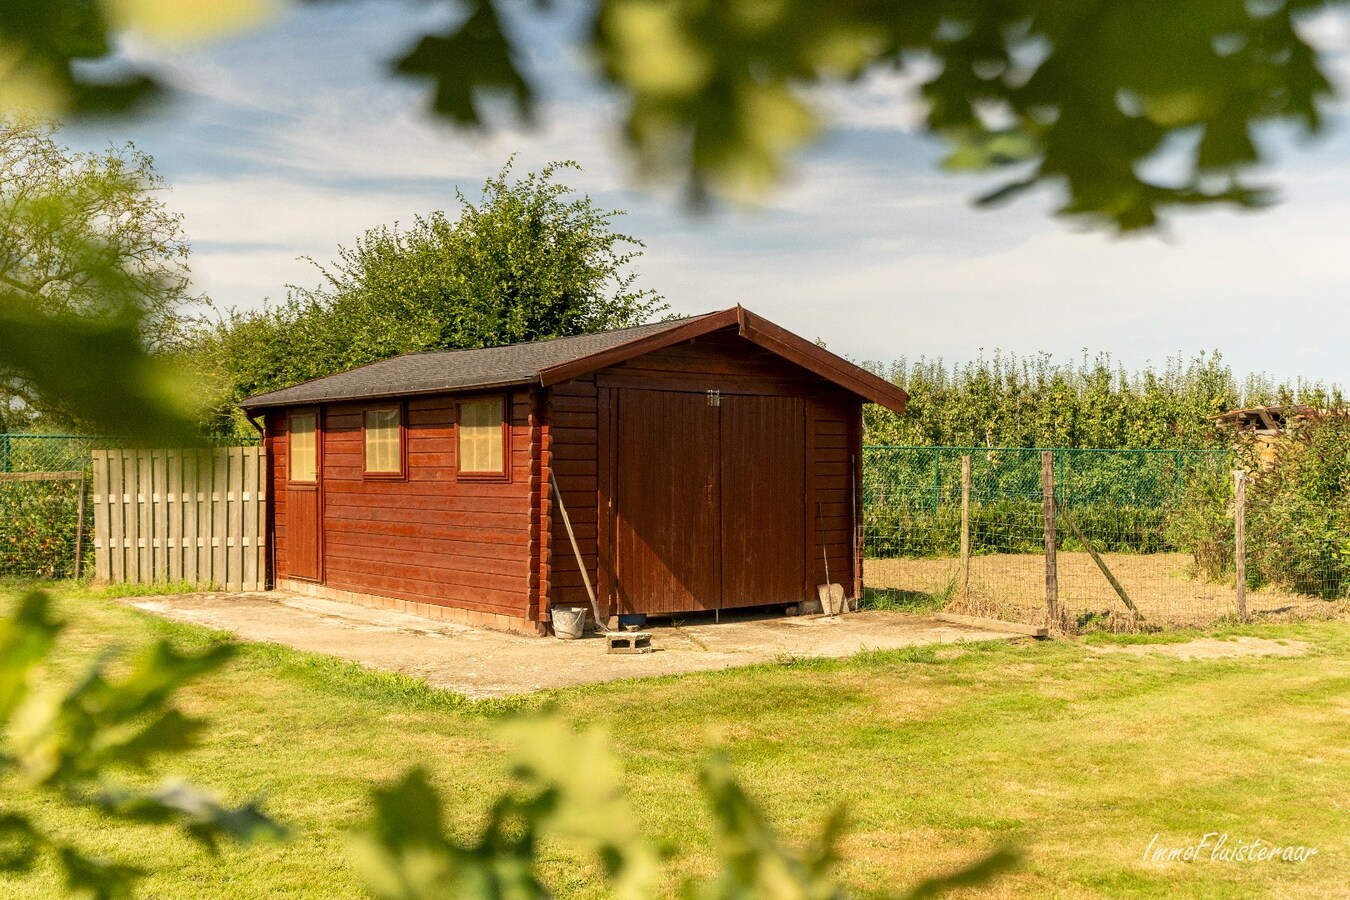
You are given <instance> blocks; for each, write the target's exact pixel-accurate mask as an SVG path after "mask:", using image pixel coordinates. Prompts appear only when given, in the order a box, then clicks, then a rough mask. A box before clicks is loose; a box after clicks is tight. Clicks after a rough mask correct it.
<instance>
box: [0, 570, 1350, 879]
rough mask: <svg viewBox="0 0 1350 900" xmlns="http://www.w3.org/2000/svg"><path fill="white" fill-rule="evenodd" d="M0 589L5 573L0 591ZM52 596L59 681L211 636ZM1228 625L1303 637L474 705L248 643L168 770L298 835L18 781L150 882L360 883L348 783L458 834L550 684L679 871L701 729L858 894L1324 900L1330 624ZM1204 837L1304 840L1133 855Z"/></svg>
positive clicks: (1347, 687)
mask: <svg viewBox="0 0 1350 900" xmlns="http://www.w3.org/2000/svg"><path fill="white" fill-rule="evenodd" d="M15 596H16V595H15V594H14V593H13V592H6V591H5V589H3V588H0V610H3V611H6V612H7V611H8V609H9V607H10V605H11V603H12V602H13V599H14V597H15ZM58 608H59V611H60V612H61V614H62V615H64V616H65V617H66V618H68V620H69V621H70V622H71V624H72V628H71V629H70V631H69V632H68V633H67V635H66V636H65V639H64V642H63V644H62V647H63V648H64V655H63V656H62V658H61V659H60V660H59V663H58V664H57V665H56V666H55V668H56V669H59V670H60V671H54V672H53V673H52V675H53V676H54V677H71V676H73V675H74V673H75V672H77V671H78V669H79V668H80V667H81V666H82V665H83V664H84V663H85V662H87V660H88V659H89V658H90V656H91V655H92V654H93V653H94V652H95V651H96V648H98V647H100V646H102V645H103V644H104V643H106V642H108V641H115V642H118V643H120V644H122V645H124V646H127V647H133V646H135V645H137V644H139V643H142V642H145V641H148V640H150V639H152V638H154V637H157V636H160V635H163V634H170V635H172V636H174V637H175V638H176V639H178V640H179V641H181V642H183V643H184V644H185V645H194V644H196V645H200V644H201V643H202V642H205V641H210V640H215V639H218V638H219V637H220V635H219V634H215V633H211V632H208V631H205V630H202V629H198V628H191V627H186V626H179V625H171V624H168V623H165V622H162V621H160V620H157V619H155V618H153V617H150V616H148V615H144V614H140V613H137V612H133V611H129V610H125V609H123V608H120V607H117V606H115V605H113V604H112V603H110V602H109V601H107V600H106V599H102V598H100V597H96V596H91V595H85V596H80V595H78V594H73V593H67V595H66V596H65V598H64V599H63V600H62V602H61V603H60V605H59V607H58ZM1241 632H1242V633H1252V634H1258V635H1260V636H1263V637H1269V638H1275V639H1282V640H1283V639H1288V640H1300V641H1307V642H1309V643H1310V644H1311V645H1312V649H1311V651H1310V652H1309V653H1307V654H1305V655H1303V656H1297V657H1285V658H1275V657H1265V658H1262V657H1247V658H1240V659H1228V660H1213V661H1192V662H1184V661H1180V660H1177V659H1173V658H1170V657H1164V656H1156V655H1148V656H1131V655H1126V654H1102V653H1095V652H1093V650H1092V649H1091V647H1090V646H1089V645H1087V644H1084V643H1075V642H1069V641H1053V642H1042V643H1033V642H1026V643H993V644H983V645H968V646H966V647H965V648H962V649H953V648H940V649H921V650H915V651H908V652H904V651H902V652H893V653H875V654H864V655H862V656H860V657H856V658H854V659H851V660H847V661H806V662H803V661H791V662H784V663H783V664H781V665H765V666H755V667H750V668H744V669H737V670H733V671H727V672H718V673H708V674H700V675H690V676H683V677H674V678H661V679H652V680H644V681H629V682H620V683H614V684H608V685H602V686H594V687H586V688H578V689H569V690H561V691H557V692H553V693H550V694H548V695H544V696H536V697H533V698H530V699H528V700H526V701H524V702H523V703H514V704H513V703H510V702H507V703H496V704H493V705H489V706H478V705H474V704H470V703H467V702H465V701H463V700H461V699H460V698H458V697H456V696H454V695H450V694H445V693H442V692H438V691H434V690H431V689H428V688H425V687H423V686H422V685H421V684H420V683H418V682H414V681H411V680H409V679H405V678H401V677H397V676H387V675H380V674H374V673H368V672H365V671H363V670H361V669H359V668H357V667H355V666H352V665H350V664H347V663H342V662H339V661H336V660H331V659H328V658H326V657H318V656H311V655H306V654H300V653H295V652H292V651H289V650H285V649H282V648H278V647H274V646H270V645H252V646H249V647H247V648H246V649H245V650H244V652H243V653H242V654H241V655H240V656H239V657H238V658H237V659H236V660H235V661H233V662H232V663H231V664H230V665H229V667H228V668H227V670H225V671H224V672H223V673H220V674H217V675H215V676H212V677H210V678H208V679H206V680H204V681H202V682H200V683H196V684H194V685H192V686H191V687H189V688H188V689H186V690H185V691H184V692H183V694H182V702H181V705H182V706H183V707H184V708H185V709H186V710H187V711H189V712H191V713H193V714H196V715H201V716H205V717H207V718H209V720H210V722H211V725H210V728H209V729H208V730H207V732H206V735H205V739H204V741H203V742H202V745H201V746H200V747H199V748H198V749H196V750H194V751H192V752H191V753H189V754H188V755H186V756H184V757H181V758H178V759H177V760H175V762H174V765H173V766H172V769H173V770H174V771H175V772H176V773H178V774H182V775H185V776H187V777H188V778H189V779H191V780H192V781H194V782H196V783H198V784H200V785H203V786H207V787H210V788H212V789H214V790H215V791H217V792H218V793H220V794H221V795H223V796H224V797H225V798H226V799H228V800H230V801H241V800H244V799H247V798H249V797H251V796H254V795H262V796H264V797H265V798H266V808H267V809H268V810H269V811H270V812H271V813H272V814H274V815H275V816H277V817H279V818H281V819H282V820H284V821H286V822H287V823H289V824H290V825H291V826H293V827H294V829H295V830H296V833H297V834H296V837H295V838H294V839H293V840H291V841H289V842H287V843H283V844H275V845H265V846H261V847H249V848H237V847H227V848H225V849H224V851H223V852H222V853H221V855H219V856H218V857H212V856H210V855H208V854H206V853H205V852H203V851H202V850H200V849H199V848H198V847H197V846H196V845H194V844H191V843H190V842H188V841H187V840H185V839H182V838H179V837H178V836H177V835H166V834H165V833H163V832H162V831H161V830H156V829H149V828H139V827H125V826H121V825H117V824H111V823H109V822H108V821H107V820H104V819H101V818H99V817H98V816H97V815H95V814H92V813H88V812H84V811H72V810H71V809H69V808H67V807H65V806H63V805H61V804H59V803H55V802H51V801H45V802H44V801H41V800H38V799H36V798H32V797H27V796H24V797H18V798H15V799H16V800H17V801H19V802H20V803H22V804H24V805H25V806H26V807H27V808H30V809H35V810H37V812H38V816H39V818H40V819H41V821H42V822H43V823H44V824H46V825H47V826H48V827H49V828H50V829H52V830H54V831H56V832H58V833H59V834H61V835H63V836H65V837H66V838H68V839H71V840H74V841H76V842H78V843H79V844H81V845H82V846H84V847H85V848H86V849H88V850H91V851H95V852H98V853H102V854H106V855H107V856H110V857H114V858H116V859H117V860H118V861H121V862H130V863H133V864H139V865H144V866H147V867H150V868H152V869H154V870H155V871H156V874H154V875H153V876H151V877H150V878H149V879H147V880H146V881H145V882H144V883H143V885H142V891H141V895H142V896H145V897H157V898H158V897H165V898H171V897H191V898H212V897H219V898H246V897H294V898H300V897H315V898H318V897H324V898H328V897H349V896H361V893H362V892H361V890H360V887H359V885H358V883H357V882H356V881H355V879H354V877H353V875H352V874H351V873H350V872H349V870H348V868H347V866H346V863H345V845H344V840H345V834H346V831H347V829H349V828H350V827H351V826H352V825H353V824H355V823H356V822H358V821H361V820H363V819H364V816H365V806H366V792H367V787H368V786H369V785H371V784H373V783H379V782H384V781H388V780H391V779H393V778H394V777H396V776H397V775H399V774H400V773H402V771H403V770H404V769H405V768H407V767H409V766H411V765H414V764H422V765H424V766H426V767H428V768H429V769H430V770H431V771H432V773H433V776H434V779H435V781H436V782H437V783H438V785H439V787H440V789H441V791H442V792H443V794H444V795H445V796H446V797H447V798H449V801H450V813H451V820H452V823H453V827H454V828H455V829H456V830H458V831H462V832H464V833H468V831H469V830H470V829H472V828H473V827H474V826H475V825H476V824H477V823H478V822H479V821H480V817H481V815H482V813H483V811H484V808H485V806H486V804H487V803H488V802H489V800H490V798H491V797H493V795H494V792H496V791H497V790H498V789H499V788H500V787H501V786H502V785H503V784H504V782H505V780H506V775H505V771H504V760H505V756H506V748H504V747H503V746H502V745H501V743H500V742H499V741H498V740H497V738H496V737H495V735H496V730H497V725H498V722H499V721H500V717H501V716H502V715H503V714H504V711H505V710H507V709H509V708H510V707H512V706H523V707H534V706H543V705H549V706H552V707H554V708H556V709H558V710H559V711H560V712H561V713H562V714H563V715H565V716H567V717H568V718H570V719H572V720H574V721H575V722H576V723H577V724H579V725H600V726H602V727H604V728H606V729H607V730H608V731H609V732H610V734H611V735H612V739H613V742H614V744H615V746H616V748H617V750H618V754H619V757H620V759H621V760H622V763H623V765H624V766H625V769H626V771H627V774H628V776H629V780H630V784H631V793H630V802H631V804H632V806H633V808H634V810H635V813H636V815H637V817H638V818H639V820H640V821H641V823H642V824H643V826H644V828H645V829H646V831H647V833H648V834H650V835H652V836H653V837H655V838H657V839H658V840H660V841H663V842H664V843H666V844H668V845H669V846H670V847H672V848H673V855H672V857H671V859H670V862H669V868H670V871H671V874H672V881H671V884H672V885H673V884H674V883H675V882H674V879H675V878H676V877H678V876H680V875H683V874H688V873H706V872H708V871H710V867H711V865H712V854H711V848H710V842H709V833H708V826H707V820H706V816H705V812H704V808H703V806H702V802H701V798H700V796H699V793H698V789H697V785H696V781H695V775H696V771H697V766H698V763H699V762H700V760H702V759H703V758H704V757H705V755H706V754H707V753H708V752H709V750H710V748H713V747H721V748H723V749H724V750H725V751H726V752H727V754H728V755H729V756H730V758H731V759H732V761H733V763H734V765H735V768H736V770H737V772H738V774H739V775H740V777H741V779H742V781H743V782H744V784H745V785H746V786H747V788H748V789H749V790H750V791H751V793H752V794H753V795H754V796H755V797H756V798H757V799H758V800H759V801H760V802H761V803H762V805H763V806H764V808H765V809H766V811H767V812H768V814H769V815H770V817H771V818H772V820H773V821H774V822H775V823H776V825H777V827H778V828H779V830H780V832H781V833H782V834H784V835H785V836H786V837H787V838H788V839H789V840H805V839H806V838H807V837H808V836H810V835H812V834H814V832H815V830H816V828H817V827H818V825H819V823H820V821H821V820H822V819H823V817H824V816H825V814H826V813H827V811H828V810H829V809H830V808H831V807H832V805H834V804H836V803H838V802H843V803H845V804H847V807H848V810H849V813H850V821H851V829H850V832H849V836H848V837H847V839H846V840H845V842H844V846H843V851H844V855H845V862H844V864H843V866H842V869H841V875H842V877H843V879H844V881H845V882H846V883H847V884H848V885H850V886H851V887H852V888H853V889H854V890H856V892H857V893H858V894H859V895H862V896H868V895H873V894H881V893H883V892H884V891H886V890H888V889H893V888H897V887H900V886H904V885H906V884H909V883H911V882H914V881H916V880H918V879H920V878H922V877H925V876H929V875H934V874H938V873H941V872H943V871H946V870H948V869H950V868H953V867H955V866H957V865H959V864H961V863H963V862H967V861H970V860H972V859H974V858H976V857H978V856H980V855H981V854H983V853H984V852H986V851H988V850H990V849H992V848H994V847H997V846H1001V845H1006V844H1012V845H1015V846H1016V847H1017V848H1019V849H1020V851H1021V852H1022V854H1023V855H1024V862H1023V865H1022V866H1021V868H1020V869H1018V870H1017V871H1015V872H1013V873H1012V874H1008V875H1004V876H1002V877H1000V878H999V879H998V880H996V881H995V882H993V883H991V884H989V885H986V886H985V887H983V888H980V889H977V890H975V891H974V892H973V893H974V894H975V895H980V896H999V897H1004V896H1028V897H1033V896H1034V897H1041V896H1070V897H1072V896H1094V895H1101V896H1158V895H1169V896H1186V897H1223V896H1241V897H1253V896H1293V895H1298V896H1327V897H1330V896H1345V885H1346V884H1347V883H1350V856H1348V855H1347V854H1348V853H1350V623H1346V622H1324V623H1313V624H1302V625H1284V626H1264V627H1260V628H1249V629H1242V630H1241ZM1229 633H1234V632H1231V631H1230V632H1229ZM1096 640H1101V638H1097V639H1096ZM586 649H589V648H586ZM1206 832H1221V833H1222V832H1227V833H1229V835H1230V841H1231V842H1233V843H1236V842H1239V841H1250V840H1252V839H1255V838H1259V839H1261V840H1263V841H1265V842H1268V843H1274V844H1280V845H1288V844H1294V845H1307V846H1313V847H1316V848H1318V854H1317V855H1316V856H1313V857H1312V858H1311V859H1310V860H1308V861H1307V862H1304V863H1287V862H1264V863H1248V864H1241V863H1233V862H1228V863H1225V862H1219V861H1210V860H1208V859H1207V858H1205V857H1202V858H1201V859H1200V860H1199V861H1197V862H1190V863H1184V862H1173V863H1146V862H1144V861H1143V856H1144V853H1145V849H1146V848H1147V847H1148V845H1149V842H1150V840H1151V839H1153V837H1154V835H1155V834H1157V835H1159V837H1158V843H1159V844H1162V845H1168V846H1179V845H1187V844H1191V843H1194V842H1195V841H1197V840H1198V839H1199V838H1200V837H1201V835H1203V834H1205V833H1206ZM548 869H549V876H550V878H551V880H552V883H553V884H554V885H555V886H556V889H557V893H558V894H559V895H561V896H574V895H582V896H586V895H594V894H595V893H596V889H595V887H594V886H593V878H594V876H595V874H596V871H597V869H596V868H595V866H594V864H593V863H592V862H590V861H579V862H573V861H570V860H567V859H565V858H563V857H562V855H561V854H555V855H554V856H553V857H551V858H550V860H549V865H548ZM58 893H59V890H58V887H57V885H56V874H55V870H54V869H44V870H41V871H39V872H38V873H36V874H35V875H33V876H32V877H29V878H27V879H24V880H13V879H10V880H6V879H5V877H4V876H0V896H3V897H7V898H26V897H49V896H54V895H56V894H58Z"/></svg>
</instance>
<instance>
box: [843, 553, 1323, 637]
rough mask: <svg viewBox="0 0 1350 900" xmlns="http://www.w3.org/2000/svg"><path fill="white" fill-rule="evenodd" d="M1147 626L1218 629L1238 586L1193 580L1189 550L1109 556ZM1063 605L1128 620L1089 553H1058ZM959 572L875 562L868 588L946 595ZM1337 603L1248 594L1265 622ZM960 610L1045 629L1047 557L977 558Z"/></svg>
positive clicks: (867, 572)
mask: <svg viewBox="0 0 1350 900" xmlns="http://www.w3.org/2000/svg"><path fill="white" fill-rule="evenodd" d="M1102 559H1103V560H1104V561H1105V562H1106V565H1107V567H1108V568H1109V569H1110V570H1111V571H1112V573H1114V574H1115V576H1116V578H1117V579H1118V580H1119V581H1120V583H1121V585H1122V586H1123V587H1124V588H1125V592H1126V593H1127V594H1128V595H1129V596H1130V599H1131V600H1133V601H1134V603H1135V605H1136V606H1138V608H1139V611H1140V612H1141V613H1142V614H1143V616H1144V619H1145V621H1146V622H1150V623H1153V624H1162V625H1169V626H1180V625H1198V626H1203V625H1207V624H1211V623H1213V622H1215V621H1217V620H1219V619H1222V618H1224V617H1226V616H1233V615H1235V614H1236V613H1237V607H1236V599H1235V591H1234V589H1233V586H1232V585H1231V584H1218V583H1215V582H1210V581H1202V580H1200V579H1196V578H1193V577H1191V557H1190V556H1189V554H1185V553H1104V554H1102ZM1056 561H1057V567H1058V575H1059V600H1060V604H1061V606H1063V607H1064V608H1065V609H1067V610H1068V611H1069V613H1070V615H1071V616H1073V617H1074V618H1075V619H1076V618H1078V617H1088V618H1089V619H1090V618H1092V617H1107V616H1110V615H1112V614H1115V615H1122V614H1124V613H1125V606H1124V604H1123V603H1122V602H1121V600H1120V598H1119V597H1118V596H1117V595H1116V593H1115V591H1114V589H1113V588H1112V587H1111V585H1110V583H1109V582H1108V581H1107V580H1106V578H1105V576H1103V575H1102V573H1101V570H1100V569H1098V568H1097V566H1096V564H1095V563H1094V562H1093V561H1092V557H1090V556H1089V555H1088V554H1086V553H1068V552H1061V553H1059V554H1058V555H1057V560H1056ZM958 569H959V562H958V560H956V559H955V558H950V557H942V558H935V559H869V560H867V562H866V565H865V567H864V569H863V574H864V577H865V582H866V584H867V586H868V587H869V588H878V589H890V590H895V591H902V592H922V593H928V594H938V595H944V592H950V590H951V589H950V586H951V585H952V584H953V583H954V580H955V578H956V576H957V572H958ZM1337 608H1338V607H1337V604H1336V603H1334V602H1333V601H1328V600H1322V599H1321V598H1318V597H1312V596H1308V595H1306V594H1292V593H1288V592H1284V591H1279V590H1276V589H1273V588H1264V589H1262V590H1249V591H1248V592H1247V610H1248V612H1249V613H1250V614H1252V615H1255V616H1259V617H1261V618H1263V619H1277V620H1278V619H1283V618H1305V617H1314V616H1317V615H1319V614H1322V613H1325V612H1326V611H1328V610H1333V609H1337ZM952 609H953V611H957V612H969V613H970V614H972V615H985V616H990V617H993V618H1000V619H1008V620H1009V621H1018V622H1026V623H1027V624H1032V625H1042V624H1045V621H1044V620H1045V557H1043V556H1041V555H1039V554H1034V553H1026V554H1021V553H996V554H990V555H988V556H975V557H973V558H972V559H971V564H970V597H969V599H968V600H966V601H958V602H957V604H956V605H954V606H953V607H952Z"/></svg>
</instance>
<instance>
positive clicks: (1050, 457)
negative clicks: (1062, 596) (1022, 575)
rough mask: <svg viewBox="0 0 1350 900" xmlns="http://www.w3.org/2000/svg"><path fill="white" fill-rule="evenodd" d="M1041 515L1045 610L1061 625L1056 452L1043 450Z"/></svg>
mask: <svg viewBox="0 0 1350 900" xmlns="http://www.w3.org/2000/svg"><path fill="white" fill-rule="evenodd" d="M1041 516H1042V518H1043V519H1044V520H1045V611H1046V613H1047V614H1048V615H1049V617H1050V625H1051V626H1052V627H1056V626H1058V625H1059V567H1058V564H1057V562H1056V559H1055V454H1054V451H1051V450H1042V451H1041Z"/></svg>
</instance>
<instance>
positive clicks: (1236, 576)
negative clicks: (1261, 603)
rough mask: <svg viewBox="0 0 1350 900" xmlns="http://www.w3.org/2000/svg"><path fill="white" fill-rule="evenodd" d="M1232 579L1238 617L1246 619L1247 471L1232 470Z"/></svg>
mask: <svg viewBox="0 0 1350 900" xmlns="http://www.w3.org/2000/svg"><path fill="white" fill-rule="evenodd" d="M1233 581H1234V587H1235V589H1236V593H1235V599H1236V601H1237V611H1238V618H1239V619H1241V620H1242V621H1244V622H1245V621H1247V473H1246V472H1245V471H1243V470H1242V469H1238V470H1236V471H1235V472H1233Z"/></svg>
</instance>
